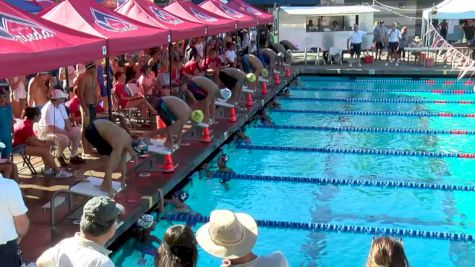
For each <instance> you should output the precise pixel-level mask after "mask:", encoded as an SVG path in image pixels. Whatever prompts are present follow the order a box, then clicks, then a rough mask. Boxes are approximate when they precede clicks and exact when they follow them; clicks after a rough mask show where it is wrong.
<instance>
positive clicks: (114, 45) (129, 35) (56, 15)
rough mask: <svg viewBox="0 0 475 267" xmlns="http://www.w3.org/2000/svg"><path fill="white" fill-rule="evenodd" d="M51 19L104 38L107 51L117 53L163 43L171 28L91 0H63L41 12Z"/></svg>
mask: <svg viewBox="0 0 475 267" xmlns="http://www.w3.org/2000/svg"><path fill="white" fill-rule="evenodd" d="M42 17H43V18H45V19H47V20H50V21H52V22H55V23H58V24H61V25H64V26H66V27H69V28H71V29H75V30H78V31H81V32H84V33H87V34H90V35H94V36H97V37H101V38H104V39H107V46H108V54H109V55H118V54H123V53H126V52H130V51H134V50H139V49H143V48H149V47H156V46H158V45H162V44H166V43H167V42H168V38H169V37H170V36H169V35H170V31H168V30H163V29H158V28H154V27H151V26H148V25H146V24H143V23H141V22H139V21H136V20H132V19H130V18H127V17H126V16H124V15H121V14H118V13H116V12H114V11H111V10H109V9H107V8H105V7H103V6H102V5H101V4H98V3H96V1H94V0H64V1H62V2H60V3H59V4H57V5H56V6H54V7H53V8H51V9H50V10H48V12H47V13H45V14H42Z"/></svg>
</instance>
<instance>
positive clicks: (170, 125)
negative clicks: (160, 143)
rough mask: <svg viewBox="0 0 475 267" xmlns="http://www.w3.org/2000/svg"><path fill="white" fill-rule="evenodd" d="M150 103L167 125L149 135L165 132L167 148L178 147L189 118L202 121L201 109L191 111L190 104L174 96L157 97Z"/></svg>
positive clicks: (193, 120) (198, 121)
mask: <svg viewBox="0 0 475 267" xmlns="http://www.w3.org/2000/svg"><path fill="white" fill-rule="evenodd" d="M152 105H153V107H154V108H155V110H156V111H157V112H158V115H159V116H160V119H161V120H162V121H163V122H164V123H165V125H166V126H167V127H166V128H161V129H158V130H156V131H154V132H152V133H151V135H157V134H163V133H165V134H166V135H167V140H166V141H165V143H164V145H165V146H166V147H168V148H175V149H178V148H179V147H180V144H181V137H182V135H183V126H184V125H185V123H186V122H187V121H189V120H190V119H191V121H192V122H194V123H200V122H202V121H203V112H202V111H201V110H195V111H191V108H190V106H188V104H186V103H185V101H183V100H181V99H180V98H178V97H175V96H164V97H161V98H158V99H157V100H155V102H154V103H153V104H152Z"/></svg>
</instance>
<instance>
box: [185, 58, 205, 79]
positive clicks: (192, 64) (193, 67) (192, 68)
mask: <svg viewBox="0 0 475 267" xmlns="http://www.w3.org/2000/svg"><path fill="white" fill-rule="evenodd" d="M200 60H201V58H200V55H198V53H194V54H193V55H192V58H191V60H190V61H188V62H186V63H185V65H183V67H182V69H181V74H182V75H183V76H184V77H185V78H187V79H190V78H191V77H193V76H197V75H199V74H200V68H199V62H200Z"/></svg>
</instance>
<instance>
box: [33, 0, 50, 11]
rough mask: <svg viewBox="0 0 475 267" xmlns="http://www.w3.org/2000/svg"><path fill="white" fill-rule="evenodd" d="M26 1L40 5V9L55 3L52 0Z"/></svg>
mask: <svg viewBox="0 0 475 267" xmlns="http://www.w3.org/2000/svg"><path fill="white" fill-rule="evenodd" d="M26 1H27V2H32V3H34V4H36V5H38V6H40V7H41V8H42V9H45V8H48V7H50V6H53V5H54V4H55V2H54V1H51V0H26Z"/></svg>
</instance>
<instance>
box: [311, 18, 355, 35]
mask: <svg viewBox="0 0 475 267" xmlns="http://www.w3.org/2000/svg"><path fill="white" fill-rule="evenodd" d="M357 22H358V15H347V16H311V17H310V16H309V17H307V18H306V25H307V27H306V28H307V32H337V31H351V30H352V27H353V24H355V23H357Z"/></svg>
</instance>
